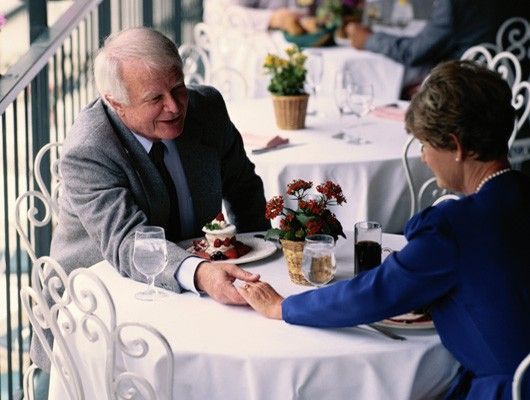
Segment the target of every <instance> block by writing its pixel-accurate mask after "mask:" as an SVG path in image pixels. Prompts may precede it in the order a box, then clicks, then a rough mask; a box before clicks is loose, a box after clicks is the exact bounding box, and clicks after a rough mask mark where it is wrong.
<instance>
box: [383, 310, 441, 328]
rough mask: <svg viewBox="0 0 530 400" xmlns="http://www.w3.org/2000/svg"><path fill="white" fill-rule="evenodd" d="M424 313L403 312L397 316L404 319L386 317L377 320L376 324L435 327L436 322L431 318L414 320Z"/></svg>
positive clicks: (397, 326) (390, 326)
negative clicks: (394, 319)
mask: <svg viewBox="0 0 530 400" xmlns="http://www.w3.org/2000/svg"><path fill="white" fill-rule="evenodd" d="M420 317H422V315H418V314H412V313H407V314H402V315H398V316H396V317H395V318H396V319H400V320H402V321H393V320H391V319H384V320H382V321H379V322H376V323H375V325H379V326H383V327H385V328H399V329H434V323H433V322H432V320H431V319H429V320H427V321H414V319H418V318H420Z"/></svg>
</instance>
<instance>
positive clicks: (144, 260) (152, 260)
mask: <svg viewBox="0 0 530 400" xmlns="http://www.w3.org/2000/svg"><path fill="white" fill-rule="evenodd" d="M133 262H134V266H135V268H136V269H137V270H138V271H139V272H140V273H141V274H142V275H144V276H145V277H146V278H147V289H146V290H145V291H142V292H138V293H136V294H135V297H136V298H137V299H139V300H146V301H154V300H155V297H156V294H157V291H156V287H155V277H156V276H157V275H158V274H159V273H160V272H162V271H163V270H164V268H165V266H166V262H167V247H166V237H165V234H164V229H163V228H161V227H159V226H141V227H139V228H137V229H136V231H135V232H134V249H133Z"/></svg>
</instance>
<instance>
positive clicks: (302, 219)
mask: <svg viewBox="0 0 530 400" xmlns="http://www.w3.org/2000/svg"><path fill="white" fill-rule="evenodd" d="M296 219H297V221H298V222H300V224H301V225H302V226H307V223H308V222H309V221H311V220H312V219H315V217H314V216H311V215H305V214H297V215H296Z"/></svg>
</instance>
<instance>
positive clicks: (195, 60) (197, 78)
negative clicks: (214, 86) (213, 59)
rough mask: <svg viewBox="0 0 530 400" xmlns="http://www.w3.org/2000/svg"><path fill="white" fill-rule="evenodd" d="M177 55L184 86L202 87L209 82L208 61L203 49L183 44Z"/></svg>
mask: <svg viewBox="0 0 530 400" xmlns="http://www.w3.org/2000/svg"><path fill="white" fill-rule="evenodd" d="M179 54H180V57H181V58H182V64H183V65H182V71H183V72H184V81H185V83H186V84H190V83H196V84H199V85H203V84H205V83H207V82H209V81H210V60H209V58H208V54H207V53H206V51H205V50H204V49H202V48H201V47H200V46H197V45H192V44H183V45H181V46H180V47H179Z"/></svg>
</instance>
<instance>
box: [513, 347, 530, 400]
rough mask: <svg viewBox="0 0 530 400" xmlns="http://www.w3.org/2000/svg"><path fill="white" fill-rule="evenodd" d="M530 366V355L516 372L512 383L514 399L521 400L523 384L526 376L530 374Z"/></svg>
mask: <svg viewBox="0 0 530 400" xmlns="http://www.w3.org/2000/svg"><path fill="white" fill-rule="evenodd" d="M529 366H530V354H528V355H527V356H526V357H525V358H523V361H521V362H520V364H519V366H518V367H517V369H516V370H515V374H514V375H513V381H512V399H513V400H521V384H522V382H523V378H524V375H525V374H526V373H528V367H529Z"/></svg>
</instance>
